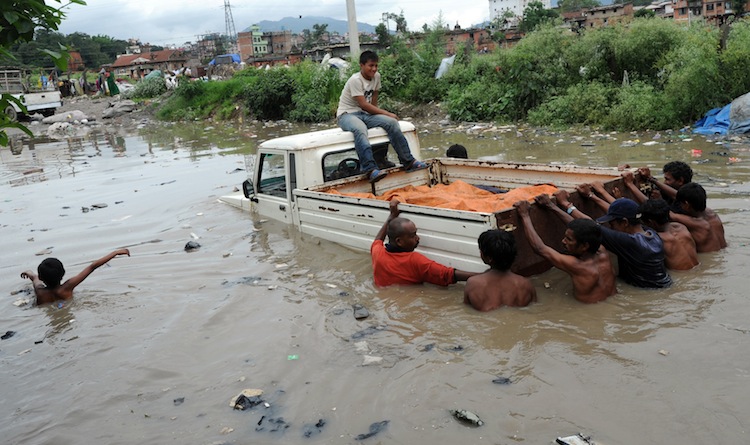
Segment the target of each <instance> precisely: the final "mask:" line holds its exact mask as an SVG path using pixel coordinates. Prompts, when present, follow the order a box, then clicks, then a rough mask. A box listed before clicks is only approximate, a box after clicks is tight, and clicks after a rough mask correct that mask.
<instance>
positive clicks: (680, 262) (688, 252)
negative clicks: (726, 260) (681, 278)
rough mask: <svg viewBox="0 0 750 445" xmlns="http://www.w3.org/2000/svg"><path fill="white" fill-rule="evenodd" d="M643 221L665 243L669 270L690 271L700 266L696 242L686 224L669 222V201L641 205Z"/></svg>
mask: <svg viewBox="0 0 750 445" xmlns="http://www.w3.org/2000/svg"><path fill="white" fill-rule="evenodd" d="M641 221H643V224H645V225H646V226H648V227H651V228H652V229H654V230H656V232H657V233H659V238H661V240H662V242H664V264H666V266H667V269H672V270H690V269H692V268H693V267H695V266H697V265H698V251H697V250H696V247H695V240H693V236H692V235H690V231H689V230H688V228H687V227H685V225H684V224H681V223H678V222H674V221H671V222H670V221H669V204H667V201H665V200H663V199H649V200H648V201H646V202H644V203H643V204H641Z"/></svg>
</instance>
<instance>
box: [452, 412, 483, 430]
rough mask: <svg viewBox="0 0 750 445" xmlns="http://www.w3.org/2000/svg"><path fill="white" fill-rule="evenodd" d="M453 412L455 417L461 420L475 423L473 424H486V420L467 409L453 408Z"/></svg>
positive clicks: (470, 423)
mask: <svg viewBox="0 0 750 445" xmlns="http://www.w3.org/2000/svg"><path fill="white" fill-rule="evenodd" d="M451 414H452V415H453V417H455V418H456V419H458V420H459V421H461V422H463V423H466V424H469V425H473V426H482V425H484V422H483V421H482V419H480V418H479V416H477V415H476V414H474V413H472V412H471V411H467V410H465V409H452V410H451Z"/></svg>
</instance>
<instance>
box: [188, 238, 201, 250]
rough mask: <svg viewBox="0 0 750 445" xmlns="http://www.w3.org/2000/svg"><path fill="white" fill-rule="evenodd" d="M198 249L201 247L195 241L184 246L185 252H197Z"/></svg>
mask: <svg viewBox="0 0 750 445" xmlns="http://www.w3.org/2000/svg"><path fill="white" fill-rule="evenodd" d="M200 248H201V245H200V244H198V243H196V242H195V241H188V242H187V244H185V252H192V251H193V250H198V249H200Z"/></svg>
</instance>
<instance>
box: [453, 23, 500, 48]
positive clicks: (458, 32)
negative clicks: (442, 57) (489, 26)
mask: <svg viewBox="0 0 750 445" xmlns="http://www.w3.org/2000/svg"><path fill="white" fill-rule="evenodd" d="M467 44H470V45H471V47H472V48H473V49H474V51H479V52H490V51H492V50H494V49H495V42H494V41H493V40H492V36H491V35H490V31H489V30H486V29H479V28H476V29H461V27H460V26H458V24H456V26H454V28H453V30H452V31H446V33H445V52H446V53H447V54H456V50H457V49H458V48H459V47H460V46H462V45H467Z"/></svg>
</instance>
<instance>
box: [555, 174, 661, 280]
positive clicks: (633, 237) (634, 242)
mask: <svg viewBox="0 0 750 445" xmlns="http://www.w3.org/2000/svg"><path fill="white" fill-rule="evenodd" d="M578 189H579V193H580V191H581V190H585V189H586V187H579V188H578ZM580 196H581V197H582V198H585V199H589V200H592V199H593V200H601V198H598V197H597V196H596V195H595V194H593V193H588V194H586V193H580ZM555 198H556V199H557V205H558V206H560V207H561V208H563V209H566V211H567V213H568V214H569V215H570V216H572V217H573V218H576V219H581V218H585V219H591V218H590V217H589V216H588V215H586V214H585V213H583V212H581V211H580V210H578V209H576V207H575V206H574V205H573V204H571V203H570V200H569V194H568V192H567V190H559V191H557V192H556V193H555ZM602 201H603V200H602ZM640 217H641V215H640V213H639V205H638V203H636V202H635V201H633V200H631V199H628V198H619V199H616V200H615V201H613V202H612V204H610V205H609V208H608V209H607V214H606V215H604V216H602V217H600V218H597V219H596V222H598V223H600V224H603V225H602V226H601V229H602V245H603V246H604V247H605V248H606V249H607V250H608V251H609V252H612V253H614V254H615V255H617V265H618V269H619V272H618V276H619V277H620V278H622V279H623V280H624V281H626V282H627V283H628V284H630V285H632V286H636V287H643V288H664V287H669V286H671V285H672V277H670V276H669V272H667V268H666V266H665V264H664V243H663V242H662V240H661V238H659V235H658V234H657V233H656V231H655V230H654V229H651V228H649V227H643V225H642V224H641V221H640Z"/></svg>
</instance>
